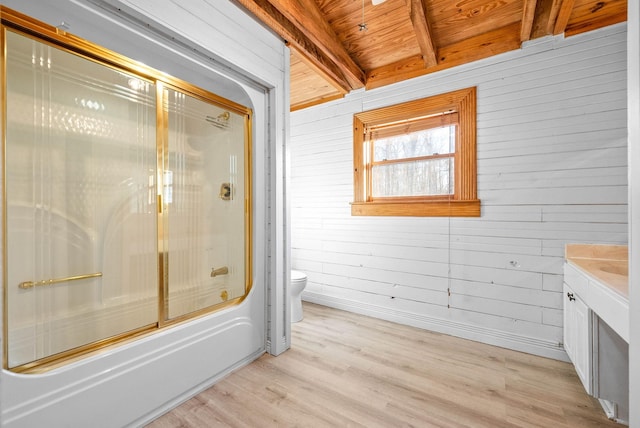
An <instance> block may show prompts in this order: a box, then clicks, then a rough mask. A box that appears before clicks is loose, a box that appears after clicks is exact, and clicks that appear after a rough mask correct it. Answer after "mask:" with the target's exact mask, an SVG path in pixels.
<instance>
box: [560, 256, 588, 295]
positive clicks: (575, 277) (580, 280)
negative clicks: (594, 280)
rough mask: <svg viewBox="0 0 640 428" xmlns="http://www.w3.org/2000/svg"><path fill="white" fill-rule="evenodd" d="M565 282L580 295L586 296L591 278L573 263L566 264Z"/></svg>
mask: <svg viewBox="0 0 640 428" xmlns="http://www.w3.org/2000/svg"><path fill="white" fill-rule="evenodd" d="M564 282H565V283H566V284H567V285H568V286H569V287H571V288H572V289H573V291H574V292H575V293H576V294H578V295H579V296H586V295H587V290H588V288H589V279H588V278H587V277H586V276H585V275H584V274H583V273H582V272H581V271H580V270H578V268H576V267H575V266H573V265H572V264H571V263H566V262H565V264H564Z"/></svg>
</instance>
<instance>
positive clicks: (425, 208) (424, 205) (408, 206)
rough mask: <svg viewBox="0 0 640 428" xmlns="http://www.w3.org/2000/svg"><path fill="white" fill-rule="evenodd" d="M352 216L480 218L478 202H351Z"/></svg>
mask: <svg viewBox="0 0 640 428" xmlns="http://www.w3.org/2000/svg"><path fill="white" fill-rule="evenodd" d="M351 215H352V216H402V217H480V200H479V199H475V200H470V201H454V200H452V201H449V200H445V201H442V200H440V201H428V202H427V201H421V202H388V201H384V202H352V203H351Z"/></svg>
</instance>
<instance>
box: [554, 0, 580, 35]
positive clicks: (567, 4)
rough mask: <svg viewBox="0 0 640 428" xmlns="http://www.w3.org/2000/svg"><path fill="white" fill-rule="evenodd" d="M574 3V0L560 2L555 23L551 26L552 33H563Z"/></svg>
mask: <svg viewBox="0 0 640 428" xmlns="http://www.w3.org/2000/svg"><path fill="white" fill-rule="evenodd" d="M574 4H575V0H564V1H563V2H562V4H561V5H560V10H559V11H558V18H557V19H556V24H555V25H554V27H553V34H561V33H564V30H565V29H566V28H567V24H568V23H569V18H570V17H571V12H573V5H574Z"/></svg>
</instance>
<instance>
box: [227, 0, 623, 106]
mask: <svg viewBox="0 0 640 428" xmlns="http://www.w3.org/2000/svg"><path fill="white" fill-rule="evenodd" d="M634 1H635V0H634ZM236 2H237V3H239V4H240V5H241V6H243V7H245V8H246V9H247V10H248V11H249V12H250V13H252V14H253V15H254V16H255V17H256V18H257V19H258V20H260V21H262V22H263V23H264V24H266V25H267V26H268V27H270V28H271V29H272V30H273V31H275V32H276V33H277V34H278V35H280V36H281V37H282V38H283V39H284V40H285V41H286V42H287V44H288V45H289V46H290V47H291V110H298V109H302V108H305V107H309V106H312V105H315V104H319V103H322V102H326V101H330V100H334V99H336V98H340V97H343V96H344V95H345V94H346V93H348V92H350V91H352V90H355V89H362V88H366V89H371V88H377V87H380V86H384V85H388V84H391V83H395V82H400V81H402V80H405V79H409V78H412V77H416V76H421V75H424V74H427V73H432V72H434V71H438V70H442V69H445V68H450V67H454V66H457V65H461V64H465V63H468V62H471V61H475V60H478V59H482V58H486V57H490V56H492V55H496V54H499V53H503V52H507V51H511V50H515V49H519V48H520V47H521V46H522V43H523V42H526V41H528V40H531V39H536V38H539V37H544V36H548V35H557V34H562V33H564V34H565V36H566V37H569V36H573V35H575V34H580V33H583V32H586V31H591V30H595V29H597V28H601V27H605V26H607V25H611V24H616V23H619V22H623V21H626V19H627V0H600V1H598V0H386V1H384V2H383V3H381V4H378V5H374V4H372V0H364V3H363V0H236ZM363 5H364V6H363ZM363 16H364V17H363ZM361 24H366V29H361V28H362V25H361Z"/></svg>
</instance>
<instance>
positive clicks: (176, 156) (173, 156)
mask: <svg viewBox="0 0 640 428" xmlns="http://www.w3.org/2000/svg"><path fill="white" fill-rule="evenodd" d="M164 97H165V109H164V110H165V112H166V114H167V118H166V120H167V123H168V130H167V144H166V147H165V153H166V156H165V166H164V168H165V169H164V174H163V183H162V187H163V228H162V229H163V233H162V235H163V237H164V239H163V242H162V244H161V245H162V246H163V256H164V261H165V264H164V266H165V270H166V271H165V308H166V314H165V320H173V319H176V318H180V317H182V316H184V315H187V314H192V313H197V312H198V311H203V310H206V309H207V308H210V307H212V306H215V305H219V304H222V303H225V302H227V301H232V300H234V299H238V298H242V297H244V296H245V294H246V292H247V288H248V287H247V285H246V282H247V280H246V278H247V275H249V272H248V271H246V270H245V267H246V265H245V263H247V259H245V249H246V246H247V245H248V244H247V236H248V231H247V228H248V220H247V212H248V209H249V207H248V203H249V202H248V195H247V192H246V189H245V185H246V184H247V177H246V175H247V174H246V172H247V171H248V168H247V167H246V161H247V154H246V153H247V138H248V132H247V129H246V126H247V125H246V123H247V121H246V115H243V114H239V113H236V112H233V111H229V110H226V109H224V108H222V107H220V106H218V105H216V104H214V103H212V102H211V100H209V99H204V98H199V97H196V96H194V95H190V94H186V93H184V92H181V91H178V90H174V89H166V90H165V91H164Z"/></svg>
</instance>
